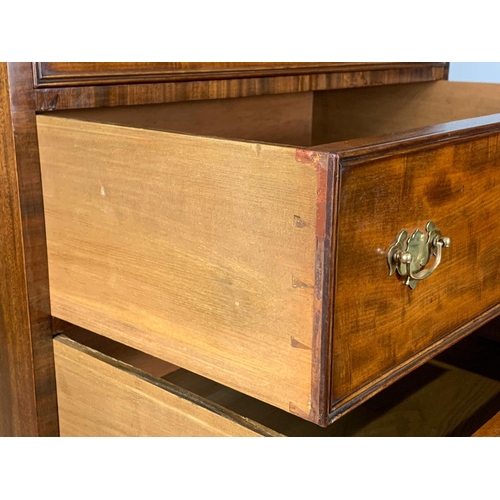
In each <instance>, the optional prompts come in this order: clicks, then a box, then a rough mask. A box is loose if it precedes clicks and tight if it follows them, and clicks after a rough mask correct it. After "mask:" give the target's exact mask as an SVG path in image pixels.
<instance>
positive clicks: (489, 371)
mask: <svg viewBox="0 0 500 500" xmlns="http://www.w3.org/2000/svg"><path fill="white" fill-rule="evenodd" d="M497 328H498V327H497ZM54 348H55V349H54V351H55V362H56V380H57V392H58V405H59V422H60V430H61V435H62V436H277V435H282V436H318V437H326V436H470V435H472V434H475V435H494V434H495V430H494V429H492V425H493V424H494V423H495V417H494V415H495V414H496V412H498V411H499V410H500V363H499V361H500V343H498V342H494V341H492V340H489V339H485V338H481V337H477V336H476V335H471V336H470V337H468V338H467V339H464V340H462V341H461V342H459V343H458V344H456V345H455V346H453V347H451V348H450V349H448V350H447V351H445V352H444V353H443V354H442V355H440V356H438V358H437V359H435V360H431V361H430V362H428V363H426V364H424V365H423V366H421V367H419V368H417V369H416V370H414V371H412V372H411V373H410V374H409V375H407V376H405V377H404V378H403V379H402V380H400V381H398V382H396V383H395V384H393V385H392V386H391V387H390V388H388V389H386V390H384V391H382V392H381V393H380V394H378V395H376V396H375V397H373V398H371V399H370V400H369V401H367V402H365V403H364V404H362V405H360V406H359V407H358V408H356V409H355V410H354V411H352V412H350V413H349V414H348V415H346V416H344V417H343V418H341V419H339V420H338V421H336V422H335V423H333V424H332V425H330V426H329V427H327V428H321V427H318V426H317V425H315V424H313V423H310V422H307V421H306V420H303V419H301V418H299V417H296V416H294V415H291V414H290V413H287V412H285V411H283V410H280V409H278V408H275V407H273V406H270V405H268V404H266V403H263V402H261V401H258V400H256V399H254V398H251V397H249V396H246V395H244V394H241V393H239V392H237V391H234V390H232V389H229V388H228V387H225V386H223V385H221V384H218V383H217V382H214V381H212V380H209V379H206V378H204V377H201V376H199V375H196V374H194V373H192V372H189V371H187V370H183V369H178V368H177V367H175V366H173V365H171V364H169V363H166V362H162V361H161V360H158V359H156V358H153V357H151V356H148V355H147V354H144V353H141V352H139V351H136V350H134V349H131V348H129V347H127V346H124V345H122V344H118V343H116V342H114V341H112V340H109V339H106V338H104V337H100V336H96V335H94V334H92V333H90V332H88V331H84V330H81V329H74V330H72V331H70V332H67V334H66V336H58V337H56V338H55V341H54ZM492 417H493V419H492ZM497 418H498V417H497ZM490 419H491V420H490ZM488 420H490V421H489V422H488ZM497 428H498V425H497Z"/></svg>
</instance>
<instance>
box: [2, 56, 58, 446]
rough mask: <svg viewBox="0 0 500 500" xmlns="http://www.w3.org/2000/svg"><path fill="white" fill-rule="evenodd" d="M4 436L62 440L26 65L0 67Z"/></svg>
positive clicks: (32, 109) (29, 70)
mask: <svg viewBox="0 0 500 500" xmlns="http://www.w3.org/2000/svg"><path fill="white" fill-rule="evenodd" d="M0 138H1V148H0V149H1V151H0V179H1V182H0V233H1V234H0V435H3V436H40V435H41V436H54V435H57V432H58V426H57V407H56V393H55V380H54V360H53V353H52V337H51V320H50V315H49V288H48V273H47V254H46V246H45V230H44V218H43V206H42V193H41V182H40V167H39V162H38V147H37V134H36V122H35V102H34V96H33V75H32V67H31V65H30V64H29V63H25V64H22V63H15V64H14V63H9V64H5V63H2V64H0Z"/></svg>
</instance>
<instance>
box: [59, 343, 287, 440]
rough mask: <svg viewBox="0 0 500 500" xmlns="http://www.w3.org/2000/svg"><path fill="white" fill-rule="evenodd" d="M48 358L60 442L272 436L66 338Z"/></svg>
mask: <svg viewBox="0 0 500 500" xmlns="http://www.w3.org/2000/svg"><path fill="white" fill-rule="evenodd" d="M54 355H55V366H56V382H57V401H58V409H59V428H60V433H61V436H65V437H68V436H180V437H182V436H240V437H243V436H273V435H277V434H276V433H275V432H274V431H271V430H269V429H267V428H265V427H263V426H261V425H259V424H256V423H254V422H252V421H251V420H249V419H245V418H243V417H240V416H239V415H236V414H234V413H232V412H230V411H228V410H226V409H224V408H222V407H220V406H218V405H216V404H214V403H211V402H208V401H206V400H204V399H203V398H200V397H198V396H195V395H194V394H192V393H189V392H188V391H184V390H182V389H180V388H178V387H176V386H175V385H173V384H170V383H168V382H166V381H164V380H162V379H161V378H156V377H153V376H151V375H148V374H146V373H144V372H142V371H141V370H139V369H137V368H135V367H133V366H131V365H128V364H126V363H123V362H121V361H119V360H117V359H114V358H112V357H110V356H106V355H104V354H101V353H100V352H98V351H95V350H93V349H91V348H89V347H86V346H84V345H82V344H79V343H78V342H75V341H73V340H71V339H68V338H66V337H58V338H56V339H55V340H54Z"/></svg>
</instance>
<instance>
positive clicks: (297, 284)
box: [292, 274, 314, 288]
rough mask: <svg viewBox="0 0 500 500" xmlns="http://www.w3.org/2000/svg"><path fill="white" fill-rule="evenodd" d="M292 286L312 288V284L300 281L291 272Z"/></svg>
mask: <svg viewBox="0 0 500 500" xmlns="http://www.w3.org/2000/svg"><path fill="white" fill-rule="evenodd" d="M292 287H293V288H314V287H313V286H312V285H308V284H307V283H304V282H303V281H300V280H299V279H297V278H296V277H295V276H294V275H293V274H292Z"/></svg>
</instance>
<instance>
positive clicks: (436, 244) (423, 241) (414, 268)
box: [387, 221, 451, 290]
mask: <svg viewBox="0 0 500 500" xmlns="http://www.w3.org/2000/svg"><path fill="white" fill-rule="evenodd" d="M425 229H426V231H427V237H426V235H425V234H424V233H422V231H419V230H418V229H416V230H415V231H414V232H413V234H412V235H411V236H410V237H409V238H408V233H407V232H406V231H405V230H402V231H401V232H400V233H399V234H398V237H397V238H396V241H395V242H394V243H393V244H392V245H391V246H390V248H389V251H388V252H387V262H388V264H389V276H392V275H393V274H394V273H395V272H396V271H397V272H398V274H399V275H400V276H402V277H403V278H406V279H405V284H406V285H408V286H409V287H410V288H411V289H412V290H413V289H414V288H415V287H416V286H417V283H418V282H419V281H421V280H424V279H426V278H428V277H429V276H430V275H431V274H432V273H433V272H434V271H435V270H436V269H437V267H438V266H439V264H440V263H441V257H442V253H443V248H448V247H449V246H450V243H451V241H450V238H448V237H446V236H443V235H442V234H441V231H440V230H439V229H437V228H436V225H435V224H434V222H432V221H429V222H428V223H427V225H426V226H425ZM432 256H434V257H435V259H434V262H433V264H432V265H431V267H429V268H427V269H424V267H425V266H426V265H427V264H428V263H429V261H430V259H431V257H432Z"/></svg>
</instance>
